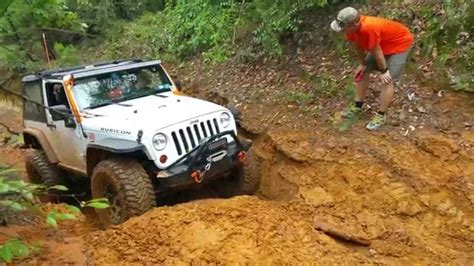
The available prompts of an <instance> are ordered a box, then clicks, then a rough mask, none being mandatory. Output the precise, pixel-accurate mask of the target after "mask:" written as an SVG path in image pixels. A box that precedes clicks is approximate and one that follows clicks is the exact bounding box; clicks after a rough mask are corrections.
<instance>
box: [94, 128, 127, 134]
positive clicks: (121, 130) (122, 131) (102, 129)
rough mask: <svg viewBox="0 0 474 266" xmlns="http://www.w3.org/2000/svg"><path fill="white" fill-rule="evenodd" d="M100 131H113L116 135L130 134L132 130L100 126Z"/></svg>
mask: <svg viewBox="0 0 474 266" xmlns="http://www.w3.org/2000/svg"><path fill="white" fill-rule="evenodd" d="M100 131H103V132H106V133H114V134H118V135H131V134H132V132H131V131H128V130H124V129H115V128H105V127H101V128H100Z"/></svg>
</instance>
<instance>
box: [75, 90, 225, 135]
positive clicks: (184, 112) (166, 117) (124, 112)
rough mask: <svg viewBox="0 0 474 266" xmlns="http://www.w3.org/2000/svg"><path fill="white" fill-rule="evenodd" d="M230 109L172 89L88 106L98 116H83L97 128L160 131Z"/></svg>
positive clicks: (92, 128) (91, 126) (87, 126)
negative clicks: (179, 94) (121, 100)
mask: <svg viewBox="0 0 474 266" xmlns="http://www.w3.org/2000/svg"><path fill="white" fill-rule="evenodd" d="M125 105H127V106H125ZM226 110H227V109H226V108H224V107H222V106H220V105H217V104H214V103H210V102H207V101H203V100H200V99H196V98H192V97H186V96H177V95H174V94H173V93H171V92H170V93H162V94H159V96H155V95H150V96H146V97H142V98H138V99H133V100H129V101H124V102H120V103H118V104H111V105H108V106H104V107H100V108H96V109H92V110H88V113H89V114H94V115H97V116H95V117H94V116H90V115H87V114H86V116H87V117H88V118H85V119H84V120H83V125H84V127H85V128H86V129H88V130H93V131H98V130H100V128H103V127H107V128H111V129H114V130H127V131H132V132H133V131H138V130H140V129H142V130H146V131H148V130H152V131H157V130H160V129H162V128H165V127H168V126H171V125H174V124H177V123H180V122H183V121H186V120H189V119H193V118H196V117H200V116H203V115H206V114H210V113H213V112H222V111H226ZM147 133H149V132H147Z"/></svg>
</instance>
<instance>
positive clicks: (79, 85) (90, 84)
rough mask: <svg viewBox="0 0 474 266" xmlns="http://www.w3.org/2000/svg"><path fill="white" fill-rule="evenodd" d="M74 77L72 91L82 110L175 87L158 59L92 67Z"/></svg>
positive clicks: (155, 93)
mask: <svg viewBox="0 0 474 266" xmlns="http://www.w3.org/2000/svg"><path fill="white" fill-rule="evenodd" d="M74 78H75V82H74V86H73V88H72V93H73V96H74V100H75V102H76V103H77V105H78V108H79V110H86V109H94V108H99V107H102V106H107V105H112V104H117V103H120V102H125V101H129V100H133V99H137V98H141V97H147V96H151V95H157V94H159V93H163V92H170V91H171V90H172V88H173V87H174V84H173V83H172V81H171V79H170V78H169V76H168V75H167V73H166V72H165V70H164V69H163V68H162V66H161V64H160V63H159V61H150V62H144V63H136V64H130V65H122V66H114V67H109V68H104V69H97V70H92V69H91V70H90V71H81V72H79V73H74ZM124 106H125V105H124Z"/></svg>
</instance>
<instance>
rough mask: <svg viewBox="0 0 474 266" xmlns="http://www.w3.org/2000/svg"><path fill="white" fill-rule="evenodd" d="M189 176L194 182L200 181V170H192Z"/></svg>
mask: <svg viewBox="0 0 474 266" xmlns="http://www.w3.org/2000/svg"><path fill="white" fill-rule="evenodd" d="M191 177H192V178H194V182H196V183H198V184H200V183H202V175H201V171H199V170H196V171H194V172H193V173H192V174H191Z"/></svg>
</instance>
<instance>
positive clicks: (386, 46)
mask: <svg viewBox="0 0 474 266" xmlns="http://www.w3.org/2000/svg"><path fill="white" fill-rule="evenodd" d="M346 38H347V40H349V41H352V42H355V43H357V44H358V45H359V46H360V47H361V48H362V49H364V50H367V51H369V50H372V49H373V48H374V47H375V46H376V45H377V44H378V45H380V48H382V51H383V54H384V55H390V54H398V53H401V52H405V51H406V50H408V48H410V47H411V46H412V44H413V40H414V38H413V35H412V34H411V33H410V30H409V29H408V28H407V27H405V26H404V25H403V24H401V23H399V22H396V21H393V20H388V19H384V18H378V17H371V16H361V23H360V29H359V31H358V32H353V33H349V34H346Z"/></svg>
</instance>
